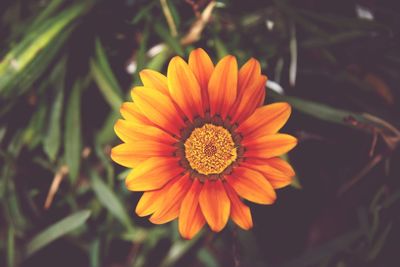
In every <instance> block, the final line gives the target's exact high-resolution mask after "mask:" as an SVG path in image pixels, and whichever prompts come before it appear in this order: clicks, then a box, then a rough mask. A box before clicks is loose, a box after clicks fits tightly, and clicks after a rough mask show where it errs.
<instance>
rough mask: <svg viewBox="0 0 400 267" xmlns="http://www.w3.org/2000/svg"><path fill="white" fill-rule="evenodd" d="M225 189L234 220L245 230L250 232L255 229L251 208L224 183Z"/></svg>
mask: <svg viewBox="0 0 400 267" xmlns="http://www.w3.org/2000/svg"><path fill="white" fill-rule="evenodd" d="M224 187H225V190H226V193H227V194H228V197H229V199H230V200H231V218H232V220H233V221H234V222H235V223H236V224H237V225H239V226H240V227H241V228H243V229H244V230H249V229H250V228H252V227H253V220H252V218H251V211H250V208H249V207H248V206H246V205H245V204H243V202H242V201H241V200H240V199H239V197H238V195H237V193H236V192H235V190H234V189H233V188H232V187H231V186H230V185H229V184H228V183H224Z"/></svg>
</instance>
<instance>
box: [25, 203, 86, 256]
mask: <svg viewBox="0 0 400 267" xmlns="http://www.w3.org/2000/svg"><path fill="white" fill-rule="evenodd" d="M89 216H90V211H89V210H82V211H78V212H76V213H74V214H72V215H69V216H67V217H65V218H64V219H62V220H60V221H58V222H56V223H55V224H53V225H51V226H49V227H48V228H46V229H45V230H43V231H42V232H40V233H39V234H37V235H36V236H35V237H33V238H32V240H31V241H30V242H29V243H28V244H27V246H26V257H30V256H32V255H33V254H35V253H36V252H37V251H39V250H40V249H42V248H43V247H45V246H47V245H49V244H50V243H51V242H53V241H55V240H56V239H58V238H60V237H62V236H64V235H66V234H68V233H69V232H71V231H72V230H75V229H76V228H78V227H79V226H81V225H83V224H84V223H85V222H86V221H87V219H89Z"/></svg>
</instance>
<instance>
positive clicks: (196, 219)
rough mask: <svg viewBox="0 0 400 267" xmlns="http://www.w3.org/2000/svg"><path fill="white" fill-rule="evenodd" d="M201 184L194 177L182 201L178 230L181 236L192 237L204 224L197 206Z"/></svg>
mask: <svg viewBox="0 0 400 267" xmlns="http://www.w3.org/2000/svg"><path fill="white" fill-rule="evenodd" d="M201 188H202V184H201V183H200V182H199V180H198V179H195V180H194V181H193V183H192V186H191V187H190V189H189V191H188V193H187V194H186V196H185V198H184V199H183V201H182V205H181V209H180V211H179V232H180V233H181V235H182V237H183V238H186V239H192V237H194V236H195V235H196V234H197V233H198V232H199V231H200V229H201V228H202V227H203V226H204V224H205V219H204V216H203V214H202V212H201V210H200V206H199V195H200V192H201Z"/></svg>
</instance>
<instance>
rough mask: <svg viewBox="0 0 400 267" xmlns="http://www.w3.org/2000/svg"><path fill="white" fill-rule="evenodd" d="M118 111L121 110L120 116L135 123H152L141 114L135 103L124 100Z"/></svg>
mask: <svg viewBox="0 0 400 267" xmlns="http://www.w3.org/2000/svg"><path fill="white" fill-rule="evenodd" d="M119 111H120V112H121V115H122V117H123V118H124V119H125V120H127V121H131V122H133V123H136V124H143V125H154V124H153V123H152V122H151V121H149V120H148V119H147V118H146V116H144V115H143V114H142V112H141V111H140V110H139V108H138V107H137V105H136V104H135V103H132V102H125V103H123V104H122V105H121V108H120V110H119Z"/></svg>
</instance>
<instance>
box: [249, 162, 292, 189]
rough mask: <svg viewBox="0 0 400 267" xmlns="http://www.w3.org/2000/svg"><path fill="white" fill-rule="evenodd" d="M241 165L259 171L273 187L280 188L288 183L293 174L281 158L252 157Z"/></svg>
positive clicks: (288, 165) (290, 167)
mask: <svg viewBox="0 0 400 267" xmlns="http://www.w3.org/2000/svg"><path fill="white" fill-rule="evenodd" d="M242 165H243V166H245V167H247V168H251V169H253V170H256V171H259V172H261V173H262V174H263V175H264V176H265V177H266V178H267V179H268V181H269V182H270V183H271V185H272V187H273V188H282V187H285V186H287V185H289V184H290V183H291V182H292V179H293V176H294V175H295V172H294V170H293V168H292V166H290V164H289V163H287V162H286V161H284V160H283V159H281V158H271V159H265V160H253V159H252V160H248V161H246V162H244V163H243V164H242Z"/></svg>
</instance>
